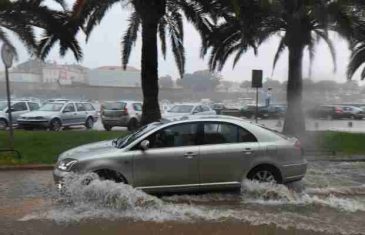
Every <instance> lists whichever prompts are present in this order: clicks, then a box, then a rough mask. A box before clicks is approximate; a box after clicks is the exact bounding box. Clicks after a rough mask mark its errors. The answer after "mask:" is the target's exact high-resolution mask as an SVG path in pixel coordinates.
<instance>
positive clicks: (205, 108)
mask: <svg viewBox="0 0 365 235" xmlns="http://www.w3.org/2000/svg"><path fill="white" fill-rule="evenodd" d="M202 111H203V112H209V111H210V109H209V108H208V107H207V106H202Z"/></svg>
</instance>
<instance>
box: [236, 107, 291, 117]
mask: <svg viewBox="0 0 365 235" xmlns="http://www.w3.org/2000/svg"><path fill="white" fill-rule="evenodd" d="M286 109H287V108H286V106H284V105H270V106H269V107H266V106H259V107H258V117H259V118H262V119H268V118H282V117H284V116H285V113H286ZM255 115H256V106H255V105H247V106H246V107H244V108H242V109H241V116H243V117H245V118H254V117H255Z"/></svg>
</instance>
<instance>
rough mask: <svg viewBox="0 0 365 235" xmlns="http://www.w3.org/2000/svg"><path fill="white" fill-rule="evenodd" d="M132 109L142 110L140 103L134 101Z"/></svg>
mask: <svg viewBox="0 0 365 235" xmlns="http://www.w3.org/2000/svg"><path fill="white" fill-rule="evenodd" d="M133 109H134V110H135V111H140V112H142V104H138V103H134V104H133Z"/></svg>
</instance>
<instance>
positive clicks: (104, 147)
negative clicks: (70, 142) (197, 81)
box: [58, 140, 120, 160]
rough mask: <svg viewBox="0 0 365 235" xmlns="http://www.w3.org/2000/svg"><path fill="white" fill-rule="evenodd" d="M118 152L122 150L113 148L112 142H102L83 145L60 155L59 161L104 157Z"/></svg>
mask: <svg viewBox="0 0 365 235" xmlns="http://www.w3.org/2000/svg"><path fill="white" fill-rule="evenodd" d="M118 150H120V149H117V148H115V147H113V144H112V140H108V141H101V142H96V143H92V144H85V145H81V146H79V147H76V148H73V149H70V150H68V151H66V152H63V153H62V154H60V156H59V158H58V160H62V159H65V158H72V159H76V160H82V159H84V158H88V157H93V156H96V155H102V154H103V153H111V152H113V151H118Z"/></svg>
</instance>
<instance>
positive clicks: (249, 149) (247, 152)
mask: <svg viewBox="0 0 365 235" xmlns="http://www.w3.org/2000/svg"><path fill="white" fill-rule="evenodd" d="M243 152H244V153H245V154H246V155H251V154H252V153H253V151H252V149H251V148H246V149H245V150H243Z"/></svg>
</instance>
